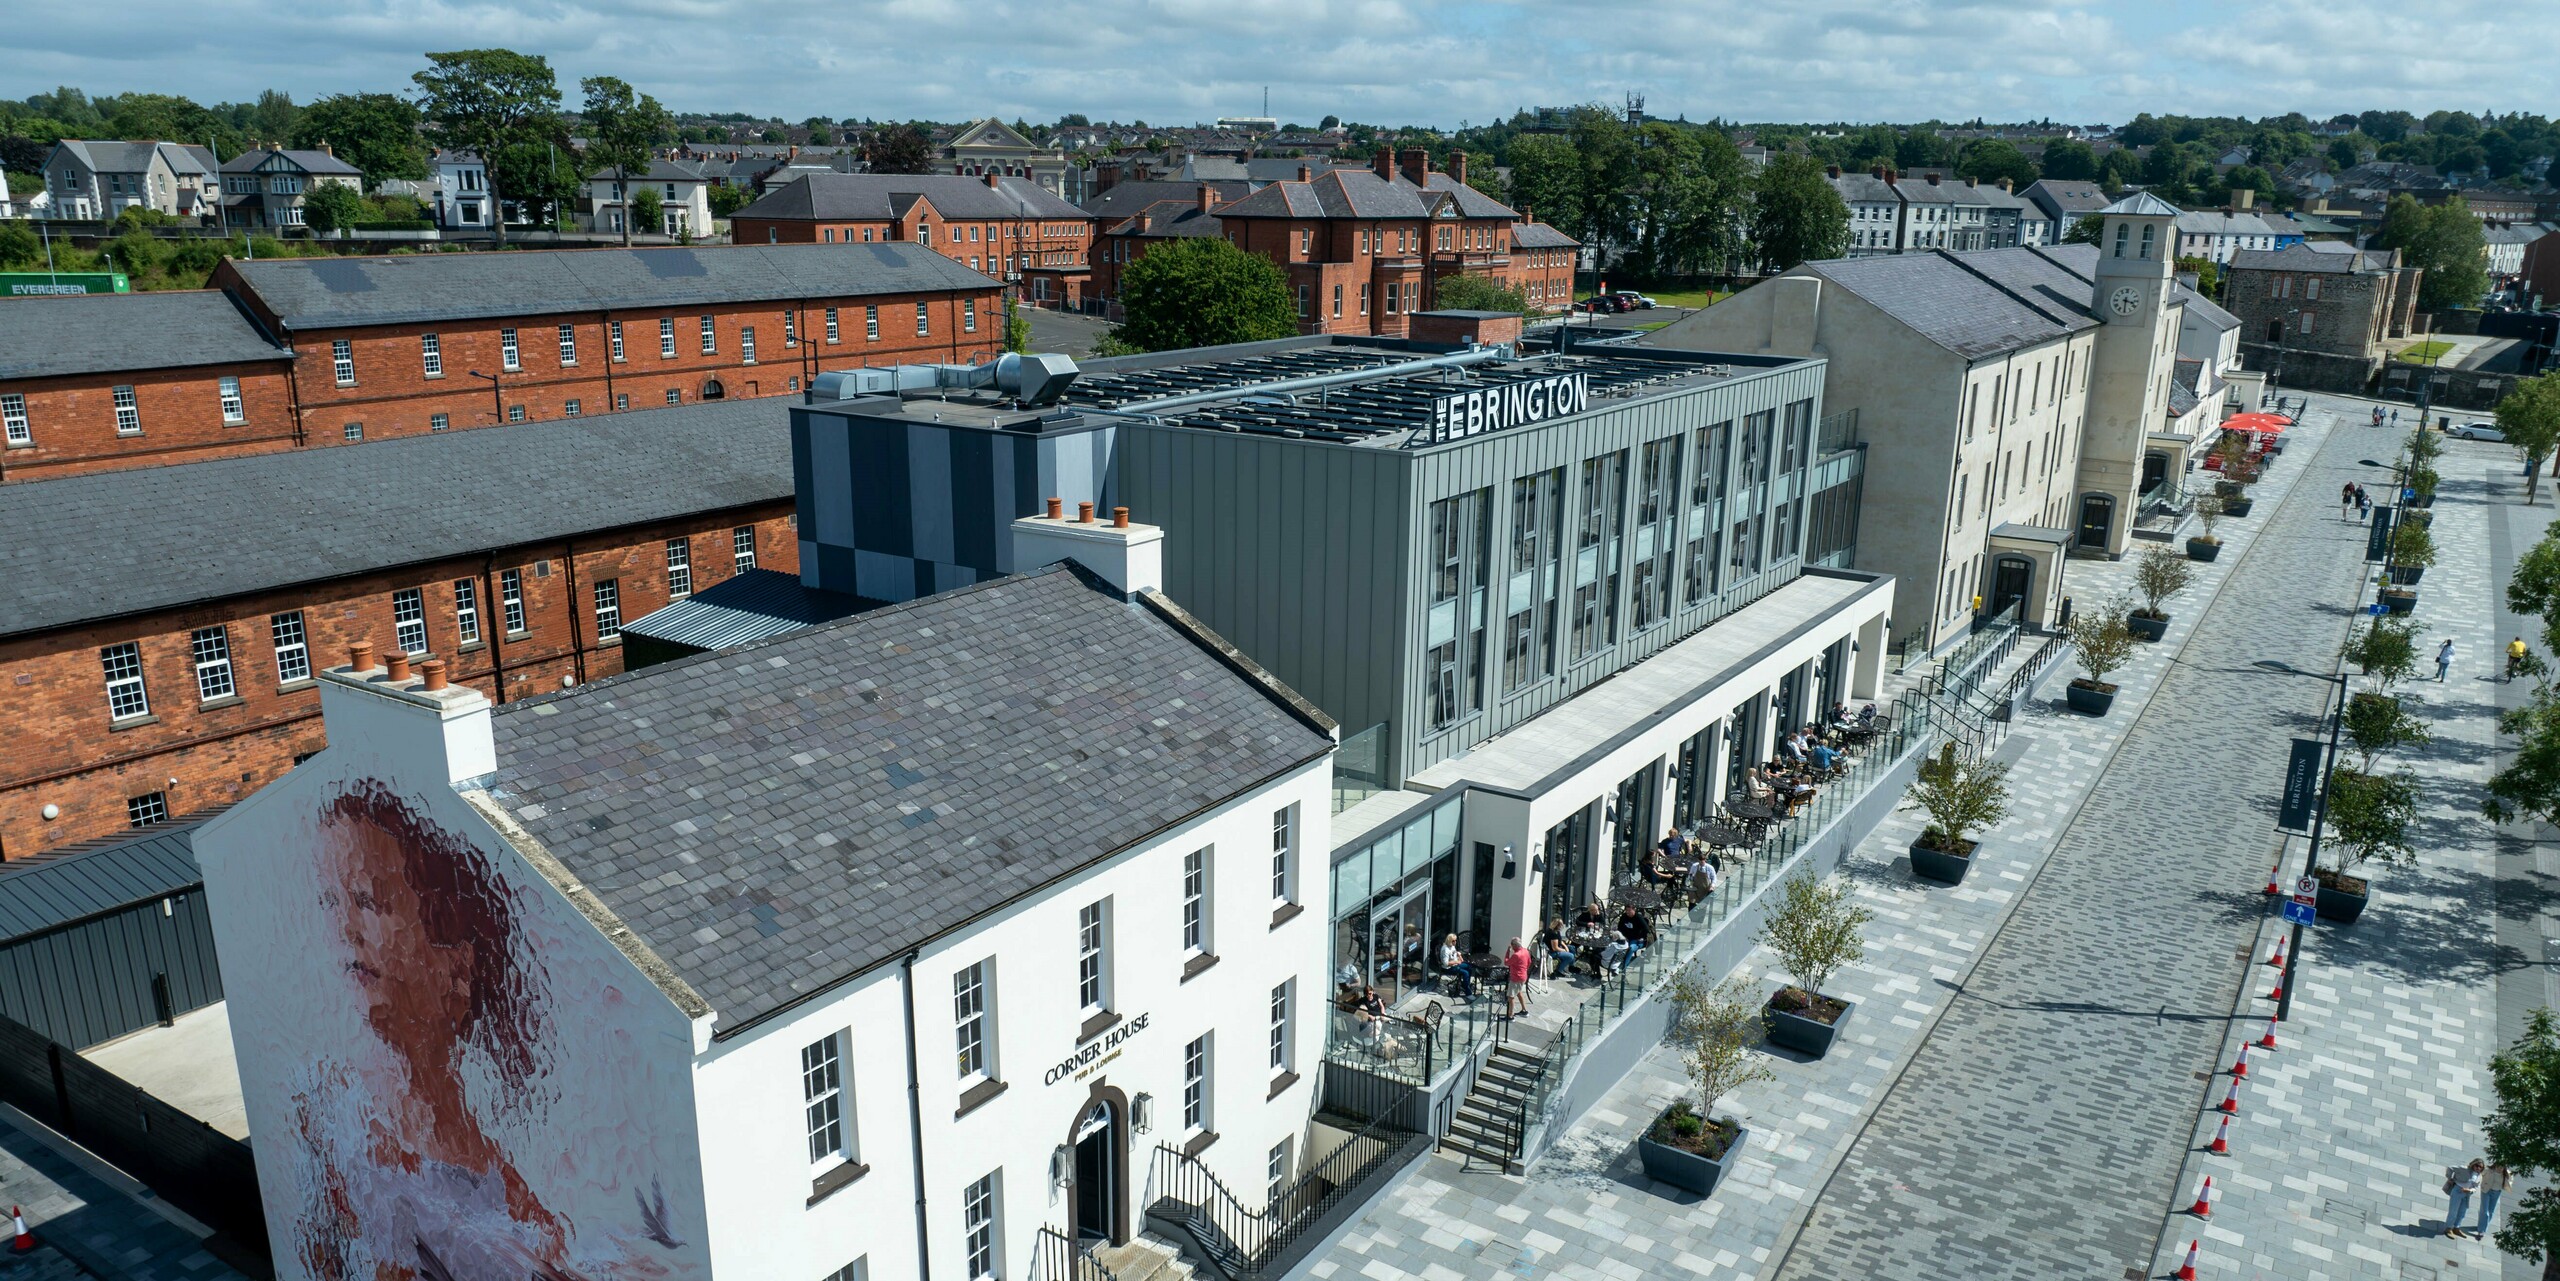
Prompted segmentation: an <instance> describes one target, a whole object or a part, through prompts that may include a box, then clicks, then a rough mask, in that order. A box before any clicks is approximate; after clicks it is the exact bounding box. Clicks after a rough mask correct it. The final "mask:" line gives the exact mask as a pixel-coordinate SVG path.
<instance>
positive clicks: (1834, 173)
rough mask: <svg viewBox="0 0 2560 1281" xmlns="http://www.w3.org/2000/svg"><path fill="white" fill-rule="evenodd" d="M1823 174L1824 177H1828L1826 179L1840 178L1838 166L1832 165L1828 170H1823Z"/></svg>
mask: <svg viewBox="0 0 2560 1281" xmlns="http://www.w3.org/2000/svg"><path fill="white" fill-rule="evenodd" d="M1823 173H1824V174H1825V175H1826V176H1828V177H1832V178H1837V177H1839V176H1840V166H1838V165H1832V166H1830V167H1829V168H1827V169H1825V170H1823Z"/></svg>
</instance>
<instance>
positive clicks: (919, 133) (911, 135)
mask: <svg viewBox="0 0 2560 1281" xmlns="http://www.w3.org/2000/svg"><path fill="white" fill-rule="evenodd" d="M863 158H864V159H866V160H869V161H870V162H871V172H873V173H932V172H933V168H934V165H933V138H932V136H931V135H929V134H927V133H926V132H925V131H924V129H923V128H922V127H920V126H917V125H914V124H903V125H889V126H887V127H885V128H880V129H875V130H872V132H871V145H870V146H868V147H866V148H864V150H863Z"/></svg>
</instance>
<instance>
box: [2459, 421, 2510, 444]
mask: <svg viewBox="0 0 2560 1281" xmlns="http://www.w3.org/2000/svg"><path fill="white" fill-rule="evenodd" d="M2446 434H2448V435H2450V436H2452V437H2453V438H2454V439H2455V440H2486V441H2492V442H2503V441H2505V440H2506V438H2507V434H2506V433H2505V432H2502V431H2500V430H2498V425H2497V424H2496V423H2464V424H2463V425H2461V426H2459V427H2456V428H2454V429H2453V430H2452V431H2451V432H2448V433H2446Z"/></svg>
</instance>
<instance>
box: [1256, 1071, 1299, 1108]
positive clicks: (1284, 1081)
mask: <svg viewBox="0 0 2560 1281" xmlns="http://www.w3.org/2000/svg"><path fill="white" fill-rule="evenodd" d="M1297 1083H1298V1074H1297V1073H1295V1072H1283V1073H1281V1074H1280V1075H1278V1076H1275V1077H1273V1078H1271V1092H1270V1093H1269V1094H1265V1095H1263V1096H1262V1101H1263V1102H1265V1103H1268V1102H1270V1101H1271V1100H1273V1099H1276V1098H1279V1097H1280V1096H1281V1095H1283V1094H1285V1093H1287V1092H1288V1090H1289V1087H1290V1086H1293V1085H1296V1084H1297Z"/></svg>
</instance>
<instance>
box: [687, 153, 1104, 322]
mask: <svg viewBox="0 0 2560 1281" xmlns="http://www.w3.org/2000/svg"><path fill="white" fill-rule="evenodd" d="M729 239H730V240H731V241H733V242H735V243H736V244H739V245H759V244H777V245H788V244H800V245H809V244H820V245H856V244H873V245H876V244H881V243H890V244H896V243H901V242H905V243H912V244H917V245H923V246H926V247H928V248H931V249H933V250H935V251H937V252H939V253H941V254H943V255H945V256H947V257H949V258H951V259H952V260H953V261H955V262H958V263H962V264H965V265H966V266H967V267H968V268H969V269H970V270H971V271H981V272H985V273H986V274H987V275H990V276H993V277H995V278H997V279H999V280H1002V281H1005V282H1006V283H1008V284H1019V285H1021V286H1022V290H1023V293H1022V297H1023V298H1024V299H1026V300H1028V301H1031V302H1034V303H1039V304H1043V305H1048V306H1066V307H1074V306H1079V305H1081V304H1082V302H1083V299H1084V297H1085V292H1086V288H1085V286H1086V280H1087V277H1088V276H1090V274H1091V272H1092V253H1093V219H1092V218H1091V217H1090V216H1088V215H1087V214H1086V213H1085V212H1084V211H1083V210H1081V209H1078V208H1076V207H1075V206H1074V205H1071V204H1068V203H1067V202H1066V201H1064V200H1062V199H1060V198H1059V197H1058V196H1057V195H1056V194H1055V193H1053V192H1051V191H1049V190H1048V189H1046V188H1044V187H1042V186H1041V185H1040V184H1039V183H1038V182H1037V181H1034V180H1033V179H1030V178H1027V177H1009V176H1005V175H1000V174H992V173H990V174H985V175H982V176H976V177H969V176H963V175H958V174H888V173H812V174H806V175H803V176H801V177H799V178H794V179H792V180H791V181H790V182H789V183H787V184H785V185H784V186H782V187H780V188H778V189H776V190H775V191H773V192H771V193H769V194H767V195H766V196H764V197H763V198H762V199H760V200H757V201H756V202H755V203H753V204H751V205H748V206H746V207H745V208H742V209H740V210H739V211H738V212H736V213H735V214H732V215H730V217H729Z"/></svg>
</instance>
